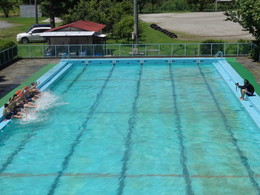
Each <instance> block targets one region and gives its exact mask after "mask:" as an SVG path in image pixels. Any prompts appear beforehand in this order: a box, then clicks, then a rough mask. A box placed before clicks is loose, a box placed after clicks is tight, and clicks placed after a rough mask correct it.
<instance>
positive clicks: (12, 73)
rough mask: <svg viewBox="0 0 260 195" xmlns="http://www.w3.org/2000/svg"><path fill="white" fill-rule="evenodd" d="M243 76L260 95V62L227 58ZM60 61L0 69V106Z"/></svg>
mask: <svg viewBox="0 0 260 195" xmlns="http://www.w3.org/2000/svg"><path fill="white" fill-rule="evenodd" d="M226 59H227V61H228V63H229V64H230V65H231V66H232V67H233V68H234V69H235V70H236V71H237V72H238V74H239V75H240V76H241V77H242V78H244V79H245V78H247V79H248V80H249V81H250V83H252V85H253V86H254V87H255V91H256V93H257V94H258V95H260V63H259V62H253V61H252V60H251V59H248V58H246V57H238V58H226ZM58 62H59V59H22V60H19V61H17V62H15V63H13V64H11V65H9V66H8V67H6V68H4V69H2V70H0V84H1V87H0V98H1V99H0V107H2V106H3V105H4V104H5V103H6V102H8V100H9V98H10V97H11V96H13V94H14V93H15V92H16V91H17V90H19V89H21V88H23V87H24V86H27V85H30V83H31V82H34V81H36V80H37V79H38V78H39V77H41V76H42V75H43V74H44V73H46V72H47V71H48V70H50V69H51V68H52V67H53V66H55V65H56V64H57V63H58Z"/></svg>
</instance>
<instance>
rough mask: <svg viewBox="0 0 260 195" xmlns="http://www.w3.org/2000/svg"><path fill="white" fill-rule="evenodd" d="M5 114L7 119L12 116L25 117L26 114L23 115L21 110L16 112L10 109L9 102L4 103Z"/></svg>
mask: <svg viewBox="0 0 260 195" xmlns="http://www.w3.org/2000/svg"><path fill="white" fill-rule="evenodd" d="M3 116H4V117H5V119H11V118H19V119H20V118H23V117H25V115H23V114H22V113H21V112H15V111H12V110H10V108H9V104H7V103H6V104H5V105H4V109H3Z"/></svg>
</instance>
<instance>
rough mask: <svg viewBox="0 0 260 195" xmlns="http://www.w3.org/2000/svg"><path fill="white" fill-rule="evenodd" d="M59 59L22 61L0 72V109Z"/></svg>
mask: <svg viewBox="0 0 260 195" xmlns="http://www.w3.org/2000/svg"><path fill="white" fill-rule="evenodd" d="M59 61H60V60H59V59H22V60H21V59H20V60H18V61H16V62H15V63H13V64H10V65H8V66H6V67H4V68H3V69H2V70H1V71H0V98H1V100H0V107H1V106H3V105H4V103H6V102H7V101H8V100H9V98H10V97H11V96H12V95H13V94H14V92H15V91H16V90H18V89H20V88H22V87H24V86H26V85H29V84H30V83H31V82H33V81H35V80H37V79H38V78H39V77H40V76H41V75H43V74H44V73H45V72H47V71H48V70H49V69H50V68H52V67H53V66H54V65H56V64H57V63H58V62H59Z"/></svg>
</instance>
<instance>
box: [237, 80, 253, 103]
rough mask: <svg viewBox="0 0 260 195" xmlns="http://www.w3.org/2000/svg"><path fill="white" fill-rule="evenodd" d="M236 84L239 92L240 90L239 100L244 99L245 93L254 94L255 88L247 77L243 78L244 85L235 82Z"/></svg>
mask: <svg viewBox="0 0 260 195" xmlns="http://www.w3.org/2000/svg"><path fill="white" fill-rule="evenodd" d="M236 86H237V87H239V88H240V92H241V97H240V100H244V97H245V95H248V96H253V95H254V92H255V89H254V87H253V85H251V84H250V83H249V81H248V80H247V79H245V80H244V85H239V83H236Z"/></svg>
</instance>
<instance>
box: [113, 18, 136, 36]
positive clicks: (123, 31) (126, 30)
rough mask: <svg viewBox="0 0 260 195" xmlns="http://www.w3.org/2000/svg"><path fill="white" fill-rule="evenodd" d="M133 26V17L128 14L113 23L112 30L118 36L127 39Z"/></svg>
mask: <svg viewBox="0 0 260 195" xmlns="http://www.w3.org/2000/svg"><path fill="white" fill-rule="evenodd" d="M133 26H134V18H133V16H132V15H128V16H125V17H124V18H122V19H121V21H119V22H118V23H116V24H115V27H114V29H113V32H114V34H115V35H117V36H118V37H119V38H121V39H122V38H126V39H127V40H128V41H129V40H130V38H131V35H132V32H133Z"/></svg>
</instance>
